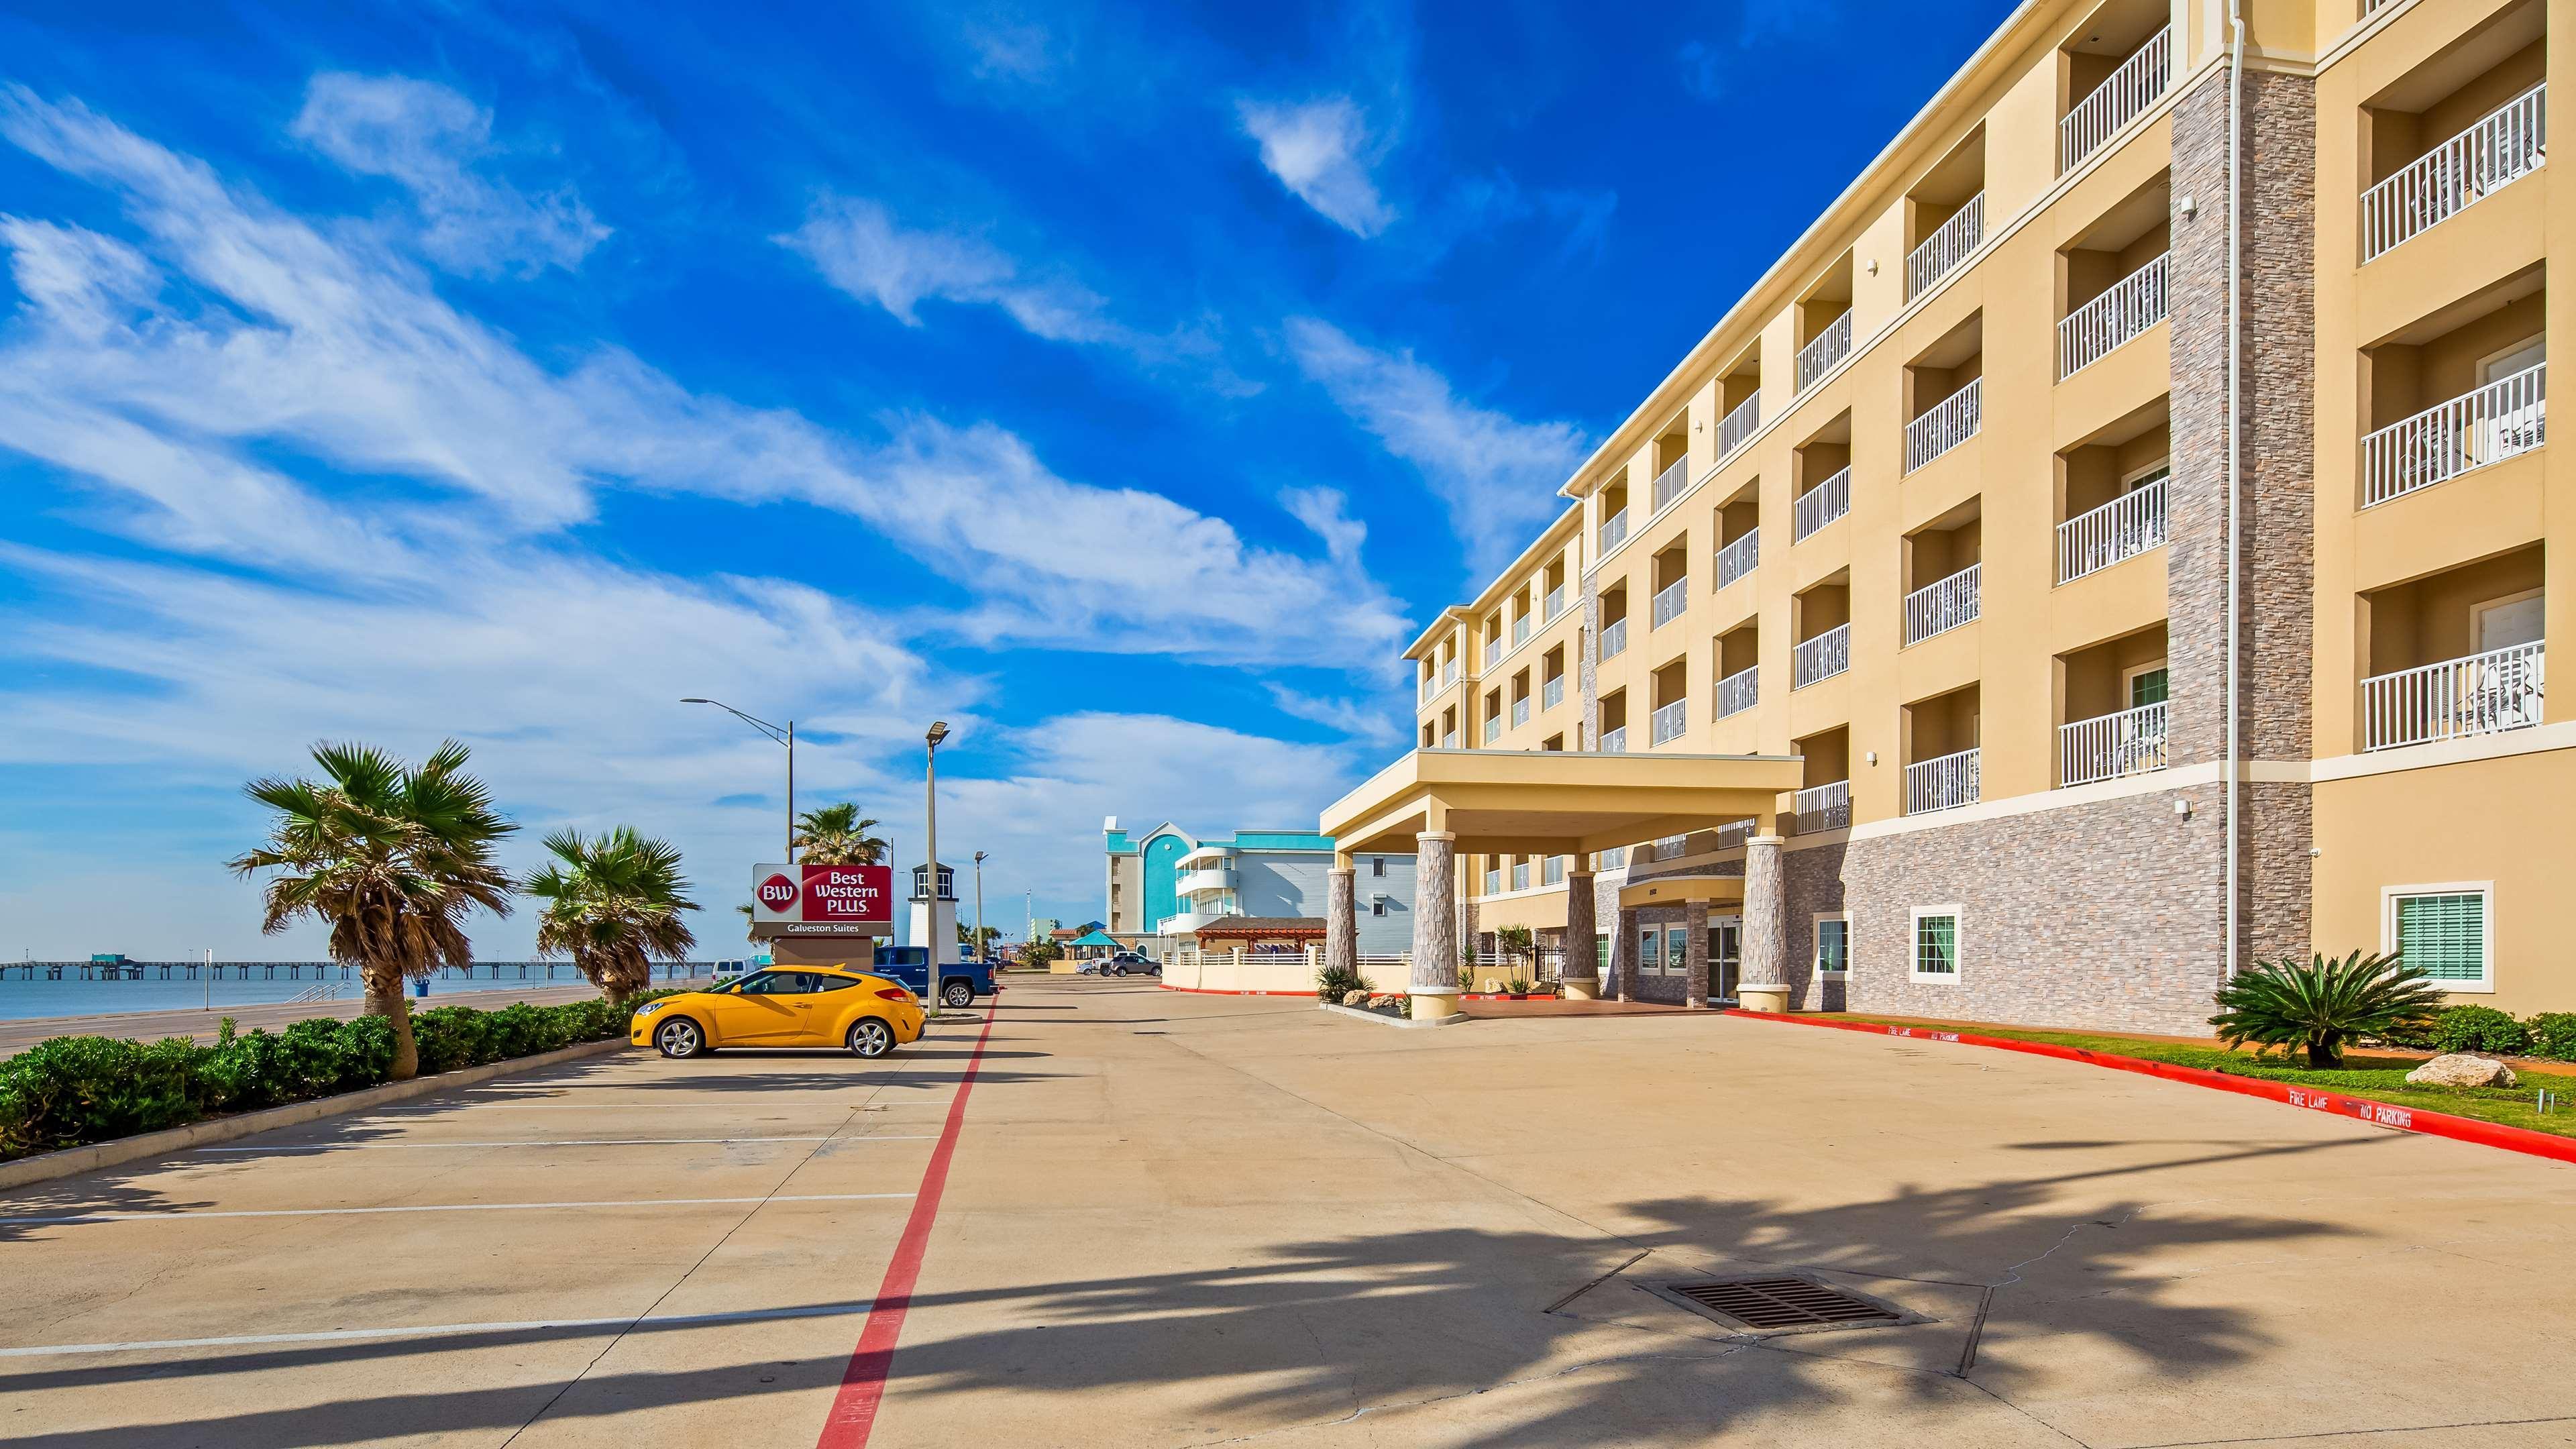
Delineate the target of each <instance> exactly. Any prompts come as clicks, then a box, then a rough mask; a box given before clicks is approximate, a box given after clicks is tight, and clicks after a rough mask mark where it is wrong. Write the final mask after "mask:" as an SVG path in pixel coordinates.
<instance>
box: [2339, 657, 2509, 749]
mask: <svg viewBox="0 0 2576 1449" xmlns="http://www.w3.org/2000/svg"><path fill="white" fill-rule="evenodd" d="M2546 666H2547V659H2546V658H2545V656H2544V655H2543V653H2542V647H2541V643H2540V641H2538V640H2534V641H2532V642H2531V643H2529V644H2515V645H2512V646H2510V647H2508V648H2504V649H2490V650H2488V651H2487V652H2486V653H2484V654H2472V655H2470V656H2469V657H2467V658H2465V659H2446V660H2444V661H2442V662H2441V663H2439V664H2427V665H2424V666H2422V667H2421V668H2417V669H2401V670H2398V671H2397V672H2396V673H2394V674H2381V675H2376V676H2373V677H2372V678H2369V679H2365V680H2363V681H2362V682H2361V721H2362V724H2361V728H2362V739H2361V747H2362V748H2363V749H2365V750H2389V749H2395V748H2397V747H2399V746H2401V745H2422V744H2430V743H2432V742H2433V741H2435V740H2449V739H2458V738H2460V737H2462V736H2464V735H2489V734H2495V733H2497V732H2498V731H2501V730H2518V729H2522V728H2525V727H2526V726H2530V725H2536V724H2538V723H2540V713H2541V704H2542V701H2543V696H2544V695H2545V693H2546V692H2547V691H2546V686H2547V684H2548V677H2547V667H2546Z"/></svg>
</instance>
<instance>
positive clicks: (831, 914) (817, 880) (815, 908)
mask: <svg viewBox="0 0 2576 1449" xmlns="http://www.w3.org/2000/svg"><path fill="white" fill-rule="evenodd" d="M751 898H752V930H753V931H754V933H755V934H758V935H762V936H786V935H820V934H833V935H854V936H890V935H892V934H894V870H893V868H892V867H890V866H883V865H764V866H758V867H755V868H754V869H753V871H752V888H751Z"/></svg>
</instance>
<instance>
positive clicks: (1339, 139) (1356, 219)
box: [1235, 96, 1395, 237]
mask: <svg viewBox="0 0 2576 1449" xmlns="http://www.w3.org/2000/svg"><path fill="white" fill-rule="evenodd" d="M1235 109H1236V114H1237V115H1238V116H1240V117H1241V119H1242V121H1243V129H1244V132H1245V134H1247V135H1249V136H1251V137H1252V139H1253V140H1255V141H1257V142H1259V143H1260V145H1261V164H1262V165H1264V166H1266V167H1268V168H1269V169H1270V174H1271V175H1273V176H1276V177H1278V178H1279V184H1280V185H1282V186H1285V187H1287V188H1288V189H1289V191H1291V192H1293V193H1294V194H1295V195H1296V197H1297V199H1298V200H1300V201H1303V202H1305V203H1306V204H1307V205H1308V206H1311V207H1313V208H1315V210H1317V211H1319V212H1321V213H1323V214H1324V216H1325V217H1326V218H1327V219H1329V220H1331V221H1332V222H1333V223H1334V224H1335V225H1336V226H1339V227H1341V228H1342V229H1343V230H1344V231H1347V232H1350V233H1351V234H1352V235H1354V236H1361V237H1372V236H1376V235H1377V234H1378V233H1379V232H1382V231H1384V230H1386V229H1387V227H1388V226H1389V225H1391V224H1392V223H1393V222H1394V221H1395V210H1394V208H1393V207H1390V206H1389V205H1387V203H1386V201H1385V199H1384V198H1382V197H1380V196H1379V195H1378V190H1377V183H1376V181H1375V180H1374V179H1373V178H1371V176H1370V175H1369V167H1370V166H1371V165H1372V164H1373V163H1374V160H1375V156H1374V154H1373V151H1372V148H1371V144H1370V139H1369V134H1368V123H1367V121H1366V120H1365V118H1363V117H1362V116H1361V114H1360V108H1359V106H1358V105H1357V104H1355V103H1353V102H1352V100H1351V99H1350V98H1349V97H1348V96H1327V97H1324V98H1322V99H1320V100H1312V101H1305V102H1302V103H1299V104H1296V105H1282V104H1273V103H1271V102H1267V101H1253V100H1245V101H1241V102H1238V103H1237V104H1236V107H1235Z"/></svg>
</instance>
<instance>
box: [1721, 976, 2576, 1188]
mask: <svg viewBox="0 0 2576 1449" xmlns="http://www.w3.org/2000/svg"><path fill="white" fill-rule="evenodd" d="M1726 1015H1728V1016H1740V1017H1743V1018H1745V1019H1747V1020H1749V1021H1776V1022H1780V1023H1782V1024H1783V1025H1786V1026H1821V1027H1829V1028H1831V1029H1832V1030H1835V1031H1856V1032H1860V1033H1862V1034H1864V1035H1867V1036H1904V1037H1917V1038H1928V1039H1929V1040H1932V1041H1949V1042H1957V1043H1959V1044H1960V1045H1962V1046H1981V1047H1993V1048H1995V1049H1997V1050H1998V1051H2008V1052H2021V1053H2024V1054H2025V1055H2029V1056H2035V1057H2054V1058H2056V1059H2058V1060H2059V1061H2069V1062H2086V1063H2089V1064H2091V1065H2093V1066H2097V1067H2108V1068H2110V1069H2111V1070H2113V1071H2115V1072H2136V1073H2137V1074H2139V1075H2140V1076H2145V1077H2161V1078H2163V1079H2164V1080H2166V1081H2169V1082H2188V1083H2190V1084H2191V1085H2193V1086H2195V1087H2214V1088H2216V1089H2218V1090H2219V1091H2222V1092H2235V1093H2238V1094H2240V1095H2243V1096H2247V1097H2261V1098H2263V1099H2264V1100H2265V1101H2270V1102H2281V1103H2285V1104H2287V1105H2289V1106H2292V1107H2304V1108H2306V1109H2307V1110H2309V1111H2312V1112H2332V1113H2334V1114H2335V1115H2337V1116H2340V1117H2351V1118H2353V1119H2355V1120H2357V1121H2362V1122H2367V1123H2370V1124H2371V1125H2372V1126H2374V1127H2393V1128H2395V1129H2397V1130H2398V1131H2400V1132H2420V1133H2423V1134H2424V1135H2425V1136H2428V1137H2448V1138H2452V1139H2454V1140H2456V1141H2460V1142H2474V1143H2476V1144H2478V1145H2479V1146H2481V1147H2501V1148H2503V1149H2504V1150H2505V1151H2507V1152H2520V1153H2524V1154H2526V1155H2528V1156H2532V1157H2546V1158H2549V1159H2551V1160H2552V1161H2556V1162H2576V1137H2560V1136H2556V1135H2554V1134H2552V1133H2548V1132H2534V1131H2532V1130H2531V1129H2530V1128H2528V1127H2507V1126H2505V1125H2503V1124H2502V1123H2499V1122H2481V1121H2479V1120H2478V1119H2476V1118H2474V1117H2454V1116H2452V1115H2451V1114H2450V1113H2448V1112H2426V1111H2419V1110H2417V1109H2415V1108H2413V1107H2398V1106H2392V1105H2390V1104H2389V1103H2386V1102H2374V1101H2372V1100H2370V1099H2369V1098H2367V1097H2349V1096H2346V1095H2344V1094H2343V1093H2341V1092H2328V1091H2323V1090H2320V1089H2318V1088H2315V1087H2294V1086H2292V1085H2290V1084H2289V1083H2287V1082H2275V1081H2269V1080H2267V1079H2265V1078H2262V1077H2240V1076H2236V1075H2234V1074H2232V1073H2229V1072H2213V1071H2210V1070H2208V1069H2207V1068H2204V1067H2185V1066H2177V1065H2175V1064H2174V1063H2172V1062H2151V1061H2148V1060H2146V1059H2145V1058H2143V1057H2120V1056H2112V1055H2109V1054H2108V1053H2104V1052H2096V1051H2087V1050H2085V1049H2084V1048H2082V1047H2070V1046H2059V1045H2057V1044H2055V1043H2053V1042H2044V1041H2016V1040H2014V1039H2013V1038H2011V1037H2001V1036H1979V1035H1977V1034H1976V1033H1974V1032H1966V1031H1936V1030H1934V1029H1933V1028H1931V1027H1925V1026H1882V1025H1880V1024H1879V1023H1877V1022H1867V1021H1817V1020H1814V1019H1812V1018H1808V1017H1800V1016H1781V1015H1779V1014H1777V1013H1775V1012H1768V1011H1741V1010H1729V1011H1727V1012H1726Z"/></svg>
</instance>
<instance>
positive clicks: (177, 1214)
mask: <svg viewBox="0 0 2576 1449" xmlns="http://www.w3.org/2000/svg"><path fill="white" fill-rule="evenodd" d="M911 1196H912V1194H911V1193H908V1192H808V1193H779V1194H776V1195H775V1196H771V1197H646V1198H627V1199H622V1200H613V1201H606V1202H442V1203H418V1204H412V1205H407V1206H402V1207H343V1208H217V1209H209V1208H170V1209H168V1210H166V1211H162V1212H140V1213H137V1212H104V1213H64V1214H60V1215H58V1216H50V1217H0V1223H133V1222H151V1221H154V1220H157V1219H161V1218H329V1217H346V1216H354V1215H357V1214H362V1213H498V1212H543V1211H546V1210H549V1209H555V1208H640V1207H708V1206H713V1205H717V1204H722V1203H773V1202H873V1201H876V1200H878V1199H883V1198H908V1197H911Z"/></svg>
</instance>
